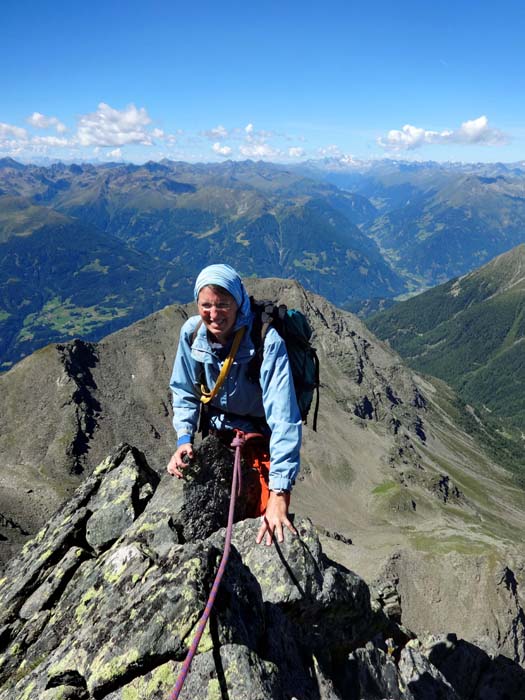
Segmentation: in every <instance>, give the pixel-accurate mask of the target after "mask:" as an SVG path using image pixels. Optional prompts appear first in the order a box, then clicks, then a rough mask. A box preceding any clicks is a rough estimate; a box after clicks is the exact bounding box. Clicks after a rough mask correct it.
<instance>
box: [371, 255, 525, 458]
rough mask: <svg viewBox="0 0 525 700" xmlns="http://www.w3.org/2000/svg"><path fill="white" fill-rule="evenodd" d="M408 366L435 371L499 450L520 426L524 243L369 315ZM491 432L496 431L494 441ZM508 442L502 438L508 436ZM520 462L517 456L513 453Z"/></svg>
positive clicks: (523, 411) (524, 427)
mask: <svg viewBox="0 0 525 700" xmlns="http://www.w3.org/2000/svg"><path fill="white" fill-rule="evenodd" d="M367 324H368V325H369V327H370V328H371V329H372V330H373V332H374V333H375V334H377V335H378V336H379V337H380V338H382V339H385V340H388V342H389V343H390V345H391V346H392V347H393V348H395V349H396V350H397V351H398V352H399V353H400V354H401V355H402V357H403V358H404V359H405V360H406V361H407V362H408V363H409V364H410V366H411V367H413V368H414V369H416V370H418V371H419V372H426V373H428V374H432V375H434V376H436V377H440V378H441V379H444V380H445V381H446V382H448V383H449V384H450V385H452V386H454V387H455V388H456V389H457V391H458V392H459V394H460V395H461V396H462V398H463V400H464V401H466V402H467V403H469V404H472V405H474V406H476V407H477V408H478V410H479V411H481V412H482V413H484V414H485V416H486V418H492V419H497V420H498V421H499V422H498V423H497V424H495V433H494V434H493V436H492V438H491V439H492V440H493V441H494V443H495V447H496V448H498V449H500V450H501V449H502V448H503V447H504V444H505V441H506V439H507V438H510V437H511V436H512V434H514V437H515V441H516V444H517V447H516V449H515V452H516V454H518V455H522V453H523V435H524V431H525V398H524V397H525V245H524V244H521V245H519V246H517V247H516V248H514V249H512V250H510V251H509V252H507V253H503V254H502V255H500V256H498V257H496V258H495V259H494V260H492V261H491V262H489V263H488V264H486V265H484V266H483V267H481V268H479V269H477V270H475V271H473V272H470V273H469V274H467V275H464V276H462V277H458V278H455V279H453V280H450V281H449V282H447V283H446V284H443V285H439V286H437V287H434V288H433V289H430V290H428V291H426V292H424V293H423V294H419V295H417V296H415V297H412V298H411V299H408V300H406V301H403V302H399V303H397V304H395V305H394V306H393V307H392V308H390V309H388V310H386V311H383V312H381V313H379V314H377V315H375V316H372V317H371V318H369V319H367ZM494 436H499V439H498V440H495V437H494ZM507 442H508V440H507ZM519 461H520V462H521V463H523V458H522V457H521V459H520V460H519Z"/></svg>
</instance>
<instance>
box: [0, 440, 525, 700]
mask: <svg viewBox="0 0 525 700" xmlns="http://www.w3.org/2000/svg"><path fill="white" fill-rule="evenodd" d="M230 476H231V454H230V452H229V450H227V449H226V448H225V447H223V446H222V445H221V444H220V443H219V442H218V441H216V440H215V439H213V438H208V439H207V440H205V441H204V443H203V445H202V447H201V448H200V450H198V452H197V456H196V460H195V463H194V464H193V465H192V466H191V467H189V468H188V470H187V475H186V478H185V480H184V481H178V480H174V479H171V478H170V477H168V476H166V477H164V478H163V479H161V480H159V477H158V475H157V474H156V472H155V471H154V470H152V469H151V468H150V467H149V466H148V464H147V463H146V460H145V458H144V456H143V455H142V453H140V452H139V451H138V450H136V449H134V448H131V447H129V446H127V445H122V446H121V447H119V448H118V449H117V450H116V451H115V452H114V453H113V454H112V455H111V456H110V457H108V458H107V459H105V460H104V461H103V462H102V463H101V464H100V465H99V466H98V467H97V468H96V469H95V471H94V472H93V474H92V475H91V476H90V477H89V478H88V479H87V480H86V481H85V482H84V483H83V484H82V485H81V486H80V487H79V488H78V489H77V491H76V492H75V494H74V496H73V497H72V498H71V499H70V500H69V501H68V502H67V503H65V504H64V505H63V506H62V507H61V508H60V509H59V510H58V511H57V512H56V513H55V515H54V516H53V517H52V519H51V520H50V521H49V523H48V524H47V525H46V526H45V527H44V528H43V529H42V530H41V531H40V532H39V533H38V534H37V536H36V537H35V538H34V539H33V540H31V541H29V542H28V543H26V545H25V546H24V548H23V551H22V552H21V554H20V556H19V557H18V558H17V559H15V560H13V561H12V562H11V564H10V565H9V567H8V568H7V570H6V574H5V576H4V578H3V579H1V581H0V620H1V622H0V700H29V699H30V698H38V699H39V700H59V699H61V700H99V699H104V700H139V699H140V700H160V699H161V698H167V697H168V695H169V693H170V691H171V689H172V687H173V684H174V683H175V679H176V677H177V673H178V671H179V669H180V667H181V662H182V661H183V660H184V658H185V656H186V653H187V650H188V647H189V644H190V643H191V640H192V638H193V635H194V632H195V627H196V625H197V623H198V620H199V619H200V616H201V614H202V611H203V609H204V607H205V604H206V601H207V597H208V594H209V591H210V587H211V584H212V582H213V578H214V576H215V571H216V568H217V565H218V561H219V559H220V556H221V553H222V548H223V545H224V534H225V533H224V525H225V523H226V520H227V511H228V504H229V491H230ZM243 476H244V479H246V480H248V479H249V478H250V474H249V472H247V471H246V470H245V473H244V475H243ZM243 510H245V505H244V503H243V500H242V499H241V500H240V501H239V507H238V509H237V513H236V517H237V519H239V520H238V522H237V523H236V525H235V527H234V532H233V540H232V545H233V546H232V550H231V554H230V559H229V562H228V566H227V568H226V573H225V576H224V578H223V581H222V583H221V587H220V589H219V593H218V597H217V600H216V602H215V606H214V609H213V612H212V616H211V618H210V621H209V625H208V627H207V630H206V632H205V634H204V636H203V638H202V640H201V644H200V647H199V652H198V654H197V656H196V657H195V659H194V661H193V664H192V668H191V673H190V674H189V676H188V678H187V681H186V683H185V686H184V688H183V691H182V694H181V696H180V697H181V700H189V699H190V698H196V697H199V698H208V699H209V700H213V699H215V698H220V699H223V698H230V699H232V700H233V699H235V700H291V699H292V698H295V699H296V700H346V699H348V700H381V699H386V698H390V699H391V700H432V699H433V698H436V699H437V698H440V699H441V700H458V699H459V700H488V699H489V698H491V699H492V698H494V700H496V699H498V698H500V699H501V700H503V699H504V698H506V697H508V698H510V697H511V698H513V700H521V698H523V697H525V695H524V693H525V691H524V689H525V671H523V669H522V668H521V667H520V666H519V665H518V664H516V663H513V662H512V661H511V660H510V659H504V658H503V657H499V658H498V659H492V658H491V657H489V655H487V654H486V653H485V652H483V651H481V650H480V649H477V648H476V647H474V646H473V645H469V644H467V643H465V642H463V641H461V640H457V638H454V637H452V636H449V637H444V638H429V639H426V640H418V639H415V638H414V635H412V634H411V633H410V632H409V631H407V630H406V629H404V628H403V626H402V624H401V617H402V612H401V601H400V600H399V599H398V597H397V594H396V591H395V589H394V588H393V587H392V586H390V587H389V586H386V585H385V586H383V587H381V588H378V589H377V590H372V593H371V590H370V589H369V587H368V586H367V584H366V583H365V582H364V581H363V580H362V579H361V578H360V577H358V576H357V575H356V574H354V573H352V572H351V571H349V570H348V569H346V568H344V567H343V566H341V565H339V564H337V563H335V562H333V561H330V560H329V559H328V558H327V557H326V556H325V555H324V554H323V552H322V549H321V546H320V543H319V539H318V536H317V533H316V531H315V528H314V527H313V525H312V523H311V522H310V521H309V520H307V519H303V518H300V517H299V516H298V515H296V516H295V525H296V528H297V531H298V534H297V536H295V537H291V536H288V537H287V538H286V539H285V542H284V543H283V544H282V545H278V544H275V546H272V547H265V546H259V545H256V544H255V541H254V538H255V532H256V529H257V523H256V522H255V521H253V520H250V519H241V518H243V517H244V515H245V513H244V512H243ZM505 693H506V694H505Z"/></svg>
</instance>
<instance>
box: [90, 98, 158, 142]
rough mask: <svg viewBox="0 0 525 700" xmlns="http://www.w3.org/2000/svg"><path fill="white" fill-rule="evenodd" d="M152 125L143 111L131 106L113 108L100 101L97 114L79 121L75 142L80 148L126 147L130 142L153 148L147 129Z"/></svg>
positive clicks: (94, 113)
mask: <svg viewBox="0 0 525 700" xmlns="http://www.w3.org/2000/svg"><path fill="white" fill-rule="evenodd" d="M150 123H151V119H150V118H149V116H148V113H147V111H146V110H145V109H144V108H141V109H137V108H136V107H135V105H133V104H131V105H129V106H128V107H126V109H123V110H118V109H113V108H112V107H110V106H109V105H107V104H105V103H104V102H101V103H100V104H99V106H98V109H97V111H96V112H93V113H92V114H85V115H84V116H82V117H81V118H80V120H79V124H78V129H77V139H78V142H79V143H80V145H81V146H125V145H126V144H130V143H137V144H142V145H144V146H151V145H152V140H151V139H152V137H151V134H150V133H149V132H148V131H147V130H146V127H147V126H148V125H149V124H150Z"/></svg>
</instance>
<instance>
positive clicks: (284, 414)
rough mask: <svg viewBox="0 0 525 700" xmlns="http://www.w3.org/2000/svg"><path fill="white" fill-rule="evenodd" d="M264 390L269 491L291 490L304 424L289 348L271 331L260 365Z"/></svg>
mask: <svg viewBox="0 0 525 700" xmlns="http://www.w3.org/2000/svg"><path fill="white" fill-rule="evenodd" d="M260 382H261V389H262V397H263V406H264V412H265V415H266V421H267V423H268V425H269V427H270V429H271V431H272V435H271V438H270V484H269V485H270V489H273V490H280V489H284V490H287V491H289V490H290V489H291V488H292V486H293V484H294V482H295V478H296V476H297V474H298V472H299V467H300V456H299V453H300V449H301V438H302V421H301V414H300V412H299V408H298V406H297V399H296V397H295V389H294V385H293V378H292V372H291V369H290V363H289V361H288V353H287V352H286V345H285V343H284V340H283V339H282V338H281V337H280V335H279V334H278V333H277V332H276V331H275V330H274V329H269V331H268V333H267V335H266V338H265V342H264V354H263V361H262V365H261V378H260Z"/></svg>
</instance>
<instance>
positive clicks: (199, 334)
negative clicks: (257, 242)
mask: <svg viewBox="0 0 525 700" xmlns="http://www.w3.org/2000/svg"><path fill="white" fill-rule="evenodd" d="M194 294H195V300H196V302H197V307H198V311H199V315H198V316H192V317H191V318H190V319H188V320H187V321H186V323H185V324H184V325H183V327H182V329H181V332H180V337H179V346H178V349H177V355H176V358H175V363H174V366H173V373H172V377H171V382H170V388H171V390H172V393H173V412H174V417H173V425H174V428H175V430H176V431H177V450H176V451H175V453H174V454H173V456H172V457H171V459H170V461H169V464H168V466H167V470H168V472H169V473H170V474H172V475H173V476H176V477H177V478H179V479H180V478H182V477H183V470H184V468H185V467H186V466H187V461H188V460H191V459H192V458H193V439H194V436H195V433H196V432H197V427H198V423H199V414H200V413H201V406H204V409H203V411H202V413H203V415H204V419H205V426H204V429H203V435H205V434H207V433H209V434H213V435H216V436H217V437H219V439H222V441H223V442H225V444H230V443H231V436H232V435H233V429H235V428H238V429H240V430H242V431H244V432H246V433H261V434H262V437H261V439H259V440H254V441H249V442H247V444H246V448H245V458H246V459H248V460H249V463H250V465H251V466H252V467H253V468H254V469H257V470H258V472H259V479H258V482H259V484H260V498H259V499H258V503H257V505H256V507H255V509H254V512H253V513H251V514H250V515H252V516H253V517H257V516H261V517H262V524H261V526H260V528H259V530H258V533H257V536H256V542H257V543H258V544H260V543H262V542H263V541H264V543H265V544H266V545H271V544H272V541H273V538H274V537H276V538H277V541H278V542H283V540H284V531H283V528H284V527H286V528H287V529H288V530H289V531H290V532H291V533H294V534H295V529H294V527H293V525H292V523H291V522H290V520H289V519H288V507H289V501H290V492H291V490H292V487H293V484H294V482H295V479H296V477H297V473H298V471H299V451H300V447H301V435H302V422H301V415H300V412H299V409H298V406H297V400H296V396H295V391H294V386H293V381H292V376H291V371H290V366H289V362H288V355H287V351H286V346H285V343H284V341H283V340H282V338H281V336H280V335H279V334H278V333H277V331H276V330H275V329H273V328H270V329H269V330H268V332H267V334H266V336H265V339H264V347H263V358H262V364H261V367H260V375H259V377H258V379H256V380H255V381H254V380H253V377H251V376H249V368H250V361H251V360H252V358H253V357H254V355H255V353H256V350H255V347H254V344H253V342H252V339H251V337H250V329H251V325H252V320H253V313H252V311H251V309H250V300H249V296H248V294H247V292H246V289H245V287H244V285H243V283H242V281H241V278H240V277H239V275H238V274H237V272H236V271H235V270H234V269H233V268H232V267H230V266H229V265H224V264H217V265H209V266H208V267H206V268H204V269H203V270H202V271H201V273H200V274H199V276H198V277H197V281H196V283H195V290H194ZM230 363H231V364H230ZM224 365H226V369H225V370H223V376H222V377H221V376H220V371H221V368H223V367H224ZM228 366H229V370H228ZM226 370H227V376H224V375H225V371H226ZM204 385H205V386H204ZM206 387H208V389H206ZM214 389H215V390H214ZM203 392H204V402H205V403H204V404H203V403H202V401H201V396H202V395H203ZM202 418H203V416H201V423H202Z"/></svg>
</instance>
